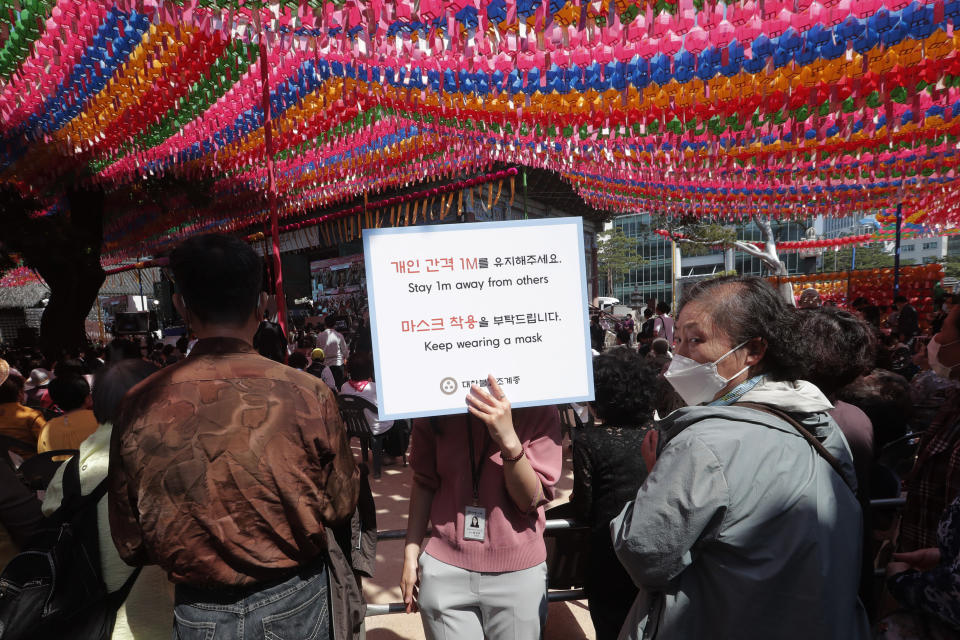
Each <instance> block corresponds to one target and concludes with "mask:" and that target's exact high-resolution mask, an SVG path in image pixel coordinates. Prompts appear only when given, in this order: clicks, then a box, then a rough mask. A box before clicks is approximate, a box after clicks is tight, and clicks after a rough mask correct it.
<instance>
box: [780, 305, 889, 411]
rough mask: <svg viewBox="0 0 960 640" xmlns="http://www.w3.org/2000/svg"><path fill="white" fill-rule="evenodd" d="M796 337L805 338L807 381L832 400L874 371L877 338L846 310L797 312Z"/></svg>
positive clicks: (821, 309) (806, 310) (804, 362)
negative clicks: (844, 389)
mask: <svg viewBox="0 0 960 640" xmlns="http://www.w3.org/2000/svg"><path fill="white" fill-rule="evenodd" d="M797 318H798V323H797V335H800V336H805V337H806V340H804V344H805V347H806V358H805V359H804V360H803V362H802V363H801V364H803V365H804V367H805V371H804V372H803V374H802V377H803V379H804V380H807V381H809V382H812V383H813V384H815V385H817V387H819V388H820V391H822V392H823V393H824V394H826V395H828V396H831V395H833V394H835V393H837V392H838V391H840V390H841V389H842V388H843V387H845V386H847V385H848V384H850V383H851V382H853V381H854V380H856V379H857V378H859V377H860V376H862V375H866V374H867V373H869V372H870V370H871V369H872V368H873V363H874V359H875V358H876V338H875V335H874V332H873V329H872V328H871V327H870V326H869V325H868V324H867V323H865V322H864V321H863V320H861V319H860V318H858V317H857V316H855V315H853V314H852V313H850V312H849V311H844V310H843V309H831V308H820V309H801V310H799V311H797Z"/></svg>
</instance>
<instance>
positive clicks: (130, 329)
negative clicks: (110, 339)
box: [113, 311, 150, 336]
mask: <svg viewBox="0 0 960 640" xmlns="http://www.w3.org/2000/svg"><path fill="white" fill-rule="evenodd" d="M149 332H150V312H149V311H131V312H125V313H118V314H117V319H116V322H114V323H113V335H115V336H132V335H137V334H145V333H149Z"/></svg>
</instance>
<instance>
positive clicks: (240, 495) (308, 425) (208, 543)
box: [109, 338, 359, 588]
mask: <svg viewBox="0 0 960 640" xmlns="http://www.w3.org/2000/svg"><path fill="white" fill-rule="evenodd" d="M109 481H110V529H111V532H112V534H113V540H114V543H115V544H116V545H117V549H118V550H119V552H120V556H121V557H122V558H123V559H124V560H125V561H126V562H127V563H129V564H132V565H138V564H158V565H160V566H161V567H162V568H163V569H164V570H166V572H167V574H168V575H169V577H170V580H171V581H173V582H176V583H186V584H190V585H193V586H197V587H207V588H215V587H218V586H239V585H251V584H256V583H259V582H269V581H274V580H279V579H283V578H285V577H287V576H288V575H290V574H292V573H293V572H294V571H295V569H296V568H297V567H299V566H302V565H305V564H308V563H310V562H311V561H313V560H314V559H315V558H317V557H318V556H319V555H320V554H321V553H322V552H323V550H324V548H325V547H326V543H325V537H324V526H325V525H327V524H329V523H334V522H337V521H340V520H343V519H345V518H348V517H350V516H351V515H352V513H353V510H354V508H355V506H356V503H357V494H358V491H359V471H358V469H357V466H356V464H355V463H354V460H353V454H352V452H351V450H350V447H349V442H348V439H347V437H346V434H345V431H344V428H343V424H342V422H341V420H340V414H339V412H338V410H337V403H336V400H335V398H334V396H333V393H332V392H331V391H330V389H329V388H328V387H327V386H326V385H325V384H323V383H322V382H321V381H320V380H318V379H317V378H315V377H313V376H311V375H309V374H307V373H304V372H302V371H297V370H295V369H293V368H291V367H287V366H285V365H282V364H278V363H276V362H273V361H272V360H268V359H266V358H263V357H261V356H260V355H258V354H257V353H256V351H255V350H254V349H253V347H252V346H250V345H249V344H247V343H245V342H243V341H240V340H234V339H227V338H214V339H207V340H201V341H200V342H198V343H197V345H196V346H195V347H194V349H193V351H192V352H191V354H190V357H188V358H187V359H186V360H182V361H180V362H178V363H177V364H174V365H172V366H170V367H167V368H165V369H163V370H161V371H159V372H158V373H156V374H154V375H153V376H151V377H150V378H148V379H147V380H145V381H143V382H142V383H141V384H139V385H137V386H136V387H134V389H132V390H131V392H130V393H129V394H128V395H127V397H126V399H125V400H124V404H123V408H122V413H121V416H120V418H119V419H118V421H117V424H116V425H115V426H114V429H113V439H112V442H111V454H110V475H109Z"/></svg>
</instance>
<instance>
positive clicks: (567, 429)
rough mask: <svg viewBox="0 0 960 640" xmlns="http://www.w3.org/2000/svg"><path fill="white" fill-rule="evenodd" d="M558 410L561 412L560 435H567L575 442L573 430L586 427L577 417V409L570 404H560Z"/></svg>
mask: <svg viewBox="0 0 960 640" xmlns="http://www.w3.org/2000/svg"><path fill="white" fill-rule="evenodd" d="M557 410H558V411H559V412H560V433H561V436H562V435H567V436H569V437H570V440H571V441H572V440H573V430H574V429H582V428H583V427H584V424H583V420H581V419H580V416H578V415H577V411H576V409H574V408H573V405H571V404H569V403H565V404H558V405H557Z"/></svg>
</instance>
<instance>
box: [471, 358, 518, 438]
mask: <svg viewBox="0 0 960 640" xmlns="http://www.w3.org/2000/svg"><path fill="white" fill-rule="evenodd" d="M487 383H488V385H489V389H490V392H488V391H486V390H485V389H481V388H480V387H478V386H477V385H473V386H471V387H470V393H469V394H468V395H467V409H468V410H469V411H470V413H471V414H472V415H473V416H474V417H476V418H477V419H478V420H480V421H481V422H483V423H484V424H485V425H487V430H488V431H489V432H490V437H491V438H492V439H493V441H494V443H496V445H497V446H498V447H499V448H500V451H502V452H504V453H505V454H507V455H508V456H509V457H513V456H514V455H516V454H517V453H519V452H520V451H521V450H522V445H521V443H520V439H519V438H518V437H517V432H516V430H515V429H514V428H513V414H512V412H511V409H510V401H509V400H507V396H506V394H505V393H504V392H503V389H501V388H500V385H499V384H497V379H496V378H494V377H493V375H489V376H487Z"/></svg>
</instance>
